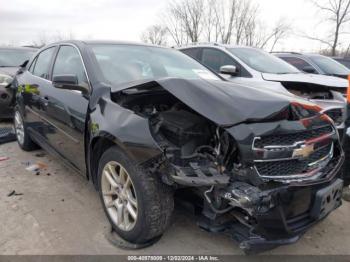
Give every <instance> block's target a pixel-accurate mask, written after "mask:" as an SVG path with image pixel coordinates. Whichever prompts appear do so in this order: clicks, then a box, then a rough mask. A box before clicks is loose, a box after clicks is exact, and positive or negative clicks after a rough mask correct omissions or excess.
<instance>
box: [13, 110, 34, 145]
mask: <svg viewBox="0 0 350 262" xmlns="http://www.w3.org/2000/svg"><path fill="white" fill-rule="evenodd" d="M14 128H15V132H16V138H17V142H18V145H19V146H20V147H21V148H22V149H23V150H24V151H33V150H35V149H37V148H38V146H37V145H36V144H35V143H34V142H33V140H32V139H31V138H30V136H29V134H28V131H27V126H26V124H25V122H24V120H23V117H22V114H21V112H20V111H19V109H18V108H17V107H16V108H15V113H14Z"/></svg>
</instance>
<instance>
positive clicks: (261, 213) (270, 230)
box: [225, 178, 343, 253]
mask: <svg viewBox="0 0 350 262" xmlns="http://www.w3.org/2000/svg"><path fill="white" fill-rule="evenodd" d="M342 188H343V181H342V180H341V179H337V178H335V179H333V180H332V181H330V182H328V183H325V184H321V185H317V186H315V185H314V186H305V187H289V188H286V187H281V188H278V189H276V190H273V191H261V192H259V193H258V194H256V195H255V197H254V202H255V203H253V202H252V203H250V204H252V205H251V207H252V209H251V211H252V212H251V214H247V216H252V217H254V220H255V221H254V222H255V224H254V225H253V224H251V223H249V221H248V219H246V218H243V217H242V218H241V219H242V221H240V222H245V223H239V224H238V223H232V224H231V225H230V226H229V227H228V228H227V229H226V230H225V231H226V233H228V234H229V235H230V236H231V237H232V238H233V239H235V240H236V241H238V242H239V243H240V248H242V249H243V250H244V251H246V252H247V253H250V252H260V251H264V250H268V249H271V248H274V247H276V246H280V245H285V244H291V243H294V242H296V241H297V240H299V238H300V237H301V236H302V235H303V234H304V233H305V232H306V231H307V230H308V229H309V228H310V227H311V226H313V225H314V224H316V223H317V222H318V221H320V220H322V219H323V218H325V217H326V216H327V215H328V214H329V213H331V212H332V211H333V210H335V209H336V208H338V207H339V206H340V205H341V194H342ZM227 194H228V193H226V197H228V196H227ZM253 196H254V194H253ZM247 197H248V198H250V196H247ZM248 202H249V201H248ZM245 220H246V221H245Z"/></svg>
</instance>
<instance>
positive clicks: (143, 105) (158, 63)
mask: <svg viewBox="0 0 350 262" xmlns="http://www.w3.org/2000/svg"><path fill="white" fill-rule="evenodd" d="M15 83H16V84H17V86H16V89H17V105H16V107H15V120H14V125H15V129H16V134H17V139H18V143H19V145H20V147H21V148H22V149H24V150H32V149H35V148H36V147H37V146H41V147H43V148H44V149H46V150H48V151H49V152H52V153H53V154H55V155H57V156H59V157H61V158H62V159H63V160H64V161H65V162H66V163H67V164H69V165H70V166H71V167H73V168H74V169H76V170H77V171H79V172H80V173H81V174H82V175H84V176H86V177H87V178H88V179H90V180H91V181H92V183H93V184H94V185H95V187H96V189H97V190H98V192H99V195H100V198H101V201H102V204H103V207H104V211H105V213H106V215H107V217H108V219H109V221H110V223H111V225H112V228H113V230H114V231H115V232H116V233H117V234H118V235H119V236H120V237H121V238H122V239H124V240H125V241H127V242H131V243H133V244H140V245H148V244H152V243H154V242H155V240H157V239H159V237H160V236H161V235H162V234H163V232H164V231H165V230H166V228H167V226H168V225H169V223H170V221H171V216H172V212H173V207H174V194H175V195H177V196H178V197H179V199H181V200H182V201H187V202H188V203H189V204H191V205H193V206H194V209H195V210H198V211H199V212H196V214H197V215H198V223H199V225H200V226H201V227H202V228H204V229H206V230H208V231H215V232H218V231H219V232H228V233H229V234H231V235H232V237H233V238H234V239H236V240H237V241H239V242H240V247H241V248H243V249H244V250H246V251H247V252H250V251H261V250H264V249H268V248H272V247H275V246H276V245H281V244H287V243H293V242H295V241H297V240H298V239H299V237H300V236H301V235H302V234H303V233H304V232H305V231H306V230H307V229H308V228H309V227H311V226H312V225H314V224H315V223H317V222H318V221H320V220H322V219H323V218H325V217H326V216H327V215H328V214H329V213H330V212H332V211H333V210H334V209H336V208H337V207H339V206H340V205H341V200H340V196H341V190H342V184H343V181H342V180H341V179H340V178H339V175H340V174H339V170H340V169H341V166H342V163H343V153H342V150H341V146H340V144H339V138H338V134H337V130H336V128H335V127H334V124H333V122H332V120H331V119H330V118H329V117H328V116H326V115H324V114H322V113H321V109H320V108H319V107H318V106H317V105H314V104H311V103H309V102H307V101H305V100H302V99H301V98H298V97H296V96H289V95H285V94H282V93H277V92H272V91H269V90H268V89H265V88H256V87H248V86H242V85H238V84H232V83H229V82H226V81H224V80H223V79H221V78H220V77H219V76H217V75H216V74H214V73H212V72H211V71H209V70H207V69H206V68H205V67H204V66H202V65H201V64H199V63H198V62H196V61H195V60H192V59H191V58H190V57H188V56H186V55H184V54H182V53H181V52H179V51H177V50H173V49H167V48H161V47H156V46H147V45H140V44H129V43H118V42H83V41H70V42H61V43H56V44H52V45H49V46H47V47H44V48H43V49H42V50H40V51H39V53H38V54H37V55H36V56H35V57H34V58H33V59H32V60H31V61H30V62H29V63H28V66H27V68H26V69H23V70H22V71H20V72H19V74H18V75H17V77H16V81H15Z"/></svg>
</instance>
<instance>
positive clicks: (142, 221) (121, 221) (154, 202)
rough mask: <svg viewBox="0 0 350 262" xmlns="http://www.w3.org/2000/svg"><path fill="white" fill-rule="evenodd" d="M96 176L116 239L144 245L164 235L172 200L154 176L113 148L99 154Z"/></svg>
mask: <svg viewBox="0 0 350 262" xmlns="http://www.w3.org/2000/svg"><path fill="white" fill-rule="evenodd" d="M98 175H99V179H98V181H99V191H100V197H101V201H102V204H103V207H104V210H105V213H106V215H107V217H108V219H109V221H110V223H111V225H112V227H113V229H114V231H115V232H116V233H117V234H118V235H119V236H120V237H122V238H123V239H125V240H126V241H128V242H130V243H134V244H145V243H147V242H149V241H151V240H153V239H155V238H157V237H159V236H161V235H162V234H163V233H164V231H165V230H166V228H167V226H168V225H169V223H170V218H171V214H172V211H173V208H174V200H173V194H172V191H171V189H170V188H169V187H168V186H166V185H165V184H163V183H162V182H161V181H160V179H159V177H158V176H156V175H155V174H151V173H149V172H146V171H145V170H142V169H140V168H138V167H137V166H135V165H134V164H133V163H132V161H131V160H130V159H129V158H128V157H127V156H126V155H125V154H124V153H123V151H122V150H120V149H119V148H118V147H116V146H114V147H112V148H110V149H108V150H107V151H106V152H105V153H104V154H103V155H102V157H101V159H100V163H99V170H98Z"/></svg>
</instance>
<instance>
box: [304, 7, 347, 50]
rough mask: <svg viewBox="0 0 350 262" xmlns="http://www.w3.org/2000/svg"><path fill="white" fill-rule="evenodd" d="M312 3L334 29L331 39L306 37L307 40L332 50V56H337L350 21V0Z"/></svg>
mask: <svg viewBox="0 0 350 262" xmlns="http://www.w3.org/2000/svg"><path fill="white" fill-rule="evenodd" d="M311 2H312V3H313V4H314V5H315V6H316V7H317V8H318V9H319V10H320V11H321V12H323V13H325V15H326V19H327V21H329V22H330V24H331V26H332V27H333V29H332V31H331V33H330V35H329V37H325V38H322V37H317V36H310V35H305V37H306V38H308V39H311V40H316V41H319V42H321V43H322V44H324V45H326V46H328V47H329V48H330V49H331V55H332V56H335V55H336V53H337V48H338V46H339V42H340V41H339V40H340V35H341V34H342V33H343V32H342V28H343V26H344V25H345V24H346V23H347V22H349V21H350V0H327V1H326V0H311Z"/></svg>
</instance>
